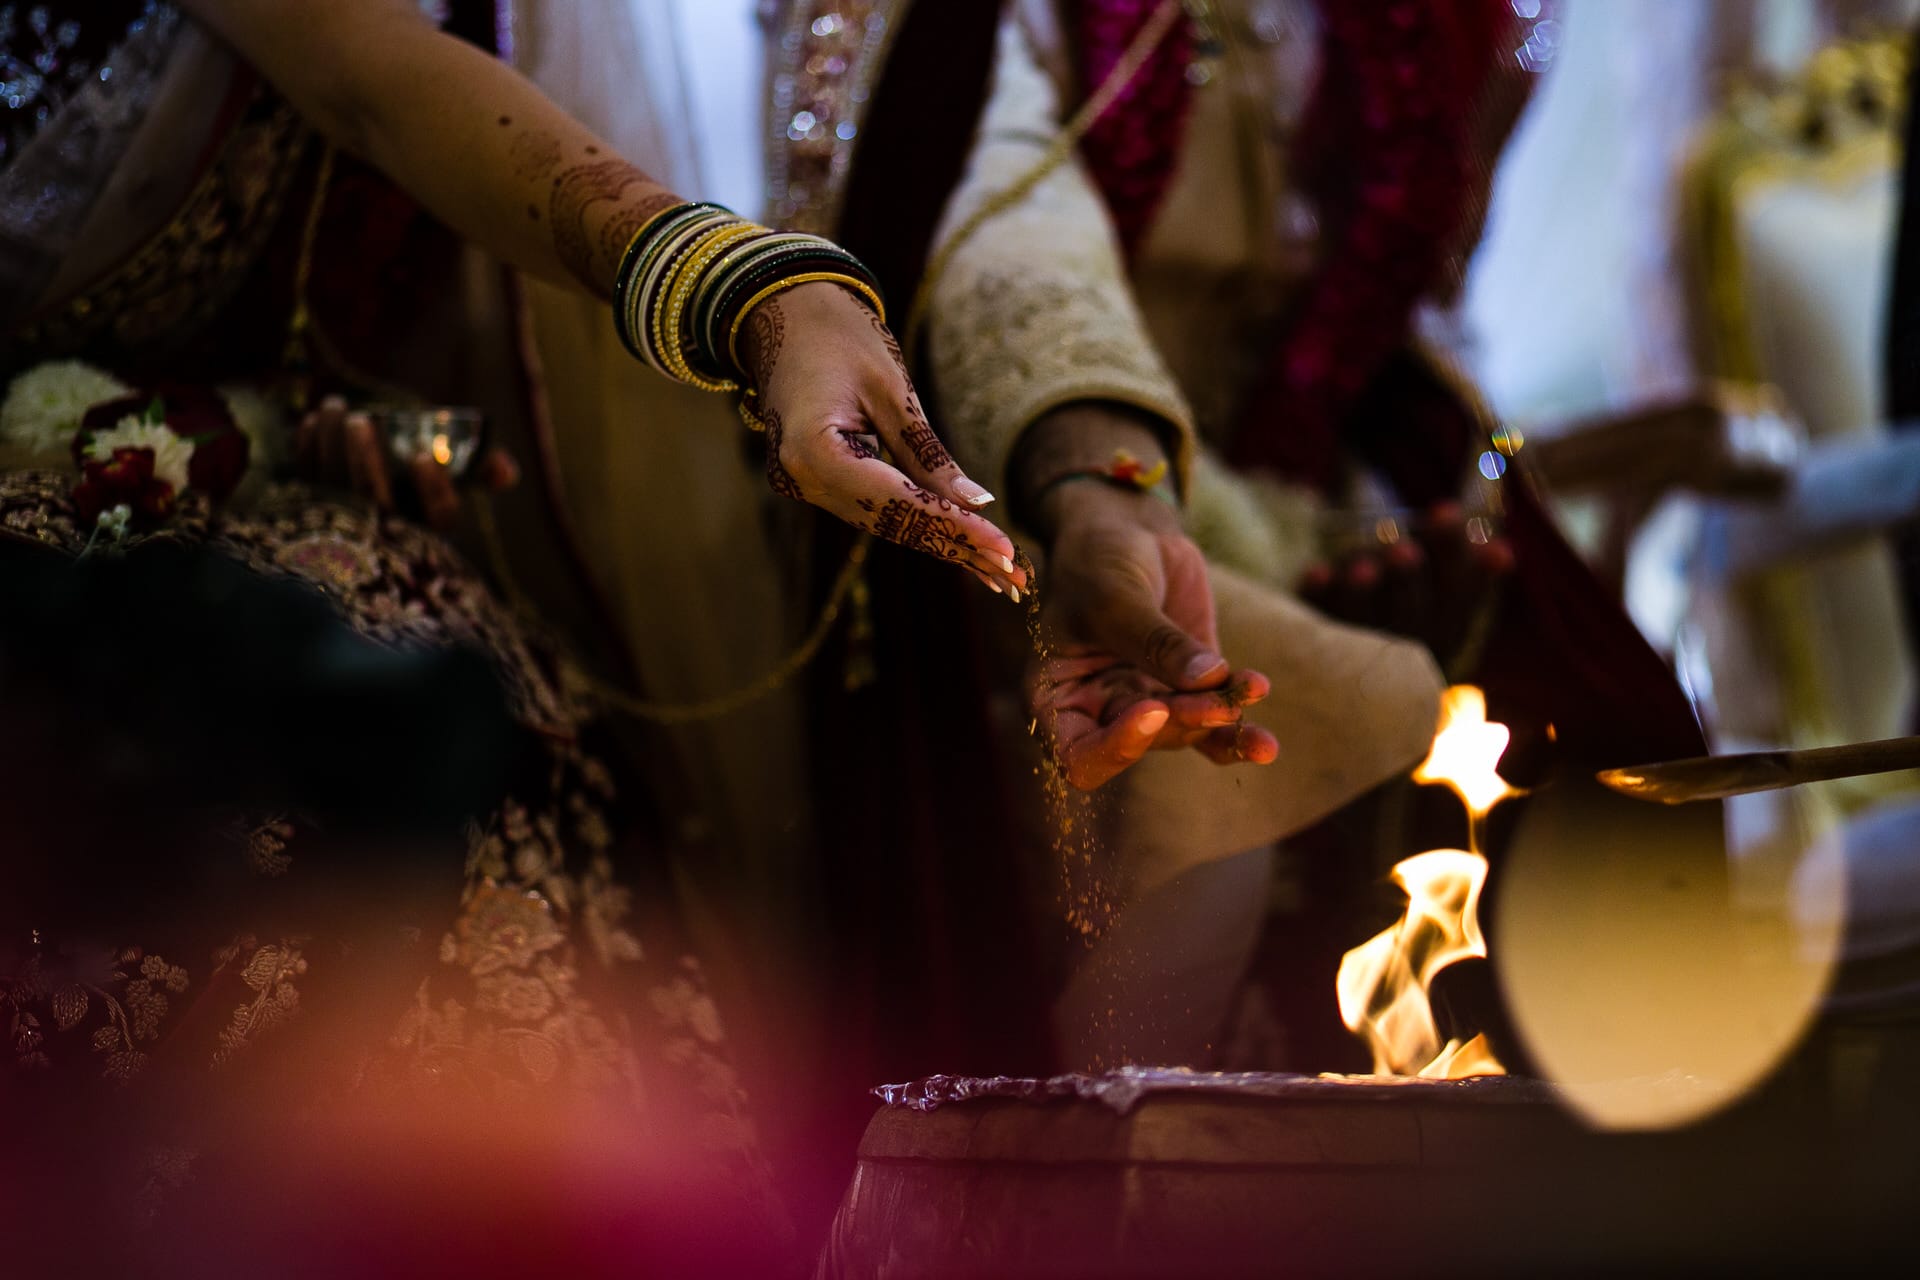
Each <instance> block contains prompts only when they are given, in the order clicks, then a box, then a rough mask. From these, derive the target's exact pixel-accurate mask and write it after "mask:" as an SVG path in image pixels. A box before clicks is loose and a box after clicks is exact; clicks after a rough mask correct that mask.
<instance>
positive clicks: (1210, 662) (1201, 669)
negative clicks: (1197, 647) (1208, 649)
mask: <svg viewBox="0 0 1920 1280" xmlns="http://www.w3.org/2000/svg"><path fill="white" fill-rule="evenodd" d="M1226 661H1227V660H1226V659H1225V658H1223V657H1221V656H1220V655H1219V654H1217V653H1196V654H1194V655H1193V657H1192V658H1191V659H1189V660H1188V662H1187V668H1186V670H1185V672H1183V673H1182V674H1184V675H1185V676H1186V678H1187V679H1189V680H1198V679H1199V678H1200V677H1201V676H1204V675H1206V674H1207V673H1208V672H1210V671H1218V670H1219V669H1220V668H1221V667H1222V666H1225V665H1226Z"/></svg>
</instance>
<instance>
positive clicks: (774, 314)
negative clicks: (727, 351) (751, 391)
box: [740, 298, 787, 390]
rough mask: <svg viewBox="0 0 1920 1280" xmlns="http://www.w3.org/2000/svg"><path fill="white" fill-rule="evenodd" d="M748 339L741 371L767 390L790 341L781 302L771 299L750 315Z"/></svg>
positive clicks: (742, 344)
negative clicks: (784, 348) (787, 342)
mask: <svg viewBox="0 0 1920 1280" xmlns="http://www.w3.org/2000/svg"><path fill="white" fill-rule="evenodd" d="M745 338H746V341H744V342H742V343H741V344H740V368H741V371H742V372H744V373H745V374H746V375H747V376H748V377H749V378H751V379H752V380H753V385H754V386H756V387H759V388H761V389H763V390H764V389H765V388H766V385H767V379H768V378H770V377H772V376H773V366H774V364H775V362H777V361H778V360H779V359H780V348H781V347H783V346H785V345H786V341H787V317H786V313H785V312H783V311H782V310H781V309H780V300H779V299H778V298H769V299H767V301H765V302H763V303H761V304H760V305H759V306H757V307H755V308H754V309H753V310H752V311H751V312H750V313H748V315H747V327H746V333H745Z"/></svg>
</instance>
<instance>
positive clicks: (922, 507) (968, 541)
mask: <svg viewBox="0 0 1920 1280" xmlns="http://www.w3.org/2000/svg"><path fill="white" fill-rule="evenodd" d="M912 491H913V501H911V502H909V501H907V500H906V499H904V498H889V499H888V500H887V501H886V502H884V503H881V504H879V505H878V506H877V507H876V505H875V504H874V503H873V501H872V500H871V499H862V500H861V502H860V508H861V510H863V511H865V512H867V513H868V514H869V515H871V516H872V517H873V519H872V520H871V521H868V522H863V523H862V525H861V527H862V528H864V529H866V530H867V532H869V533H871V534H873V535H874V536H875V537H877V538H884V539H886V540H887V541H888V542H897V543H899V544H900V545H901V546H903V547H905V548H906V549H907V550H909V551H922V552H925V553H926V554H928V555H930V556H933V557H935V558H936V559H940V560H966V559H968V558H970V557H971V556H972V555H973V550H974V547H973V539H972V537H971V536H969V535H968V533H967V531H966V530H965V529H962V528H961V527H960V526H959V525H957V524H955V523H954V522H953V521H952V520H950V519H948V518H947V517H946V516H945V515H943V514H941V513H942V512H947V511H953V510H955V509H956V508H955V507H954V505H953V504H952V503H951V502H948V501H947V500H946V499H945V498H942V497H940V496H938V495H937V494H932V493H928V492H927V491H926V490H925V489H922V488H920V487H919V486H918V485H915V486H912Z"/></svg>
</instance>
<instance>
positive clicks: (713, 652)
mask: <svg viewBox="0 0 1920 1280" xmlns="http://www.w3.org/2000/svg"><path fill="white" fill-rule="evenodd" d="M518 11H519V17H518V26H517V31H516V37H517V42H518V48H519V57H518V61H519V63H520V67H521V69H522V70H523V71H524V72H526V73H527V74H528V75H529V76H530V77H531V78H532V79H533V80H534V81H535V83H537V84H538V85H539V86H540V88H541V89H542V90H543V91H544V92H545V93H547V94H548V95H549V96H550V97H552V98H553V99H554V100H555V101H556V102H557V103H558V104H559V105H560V106H562V107H563V108H565V109H566V110H568V111H569V112H571V113H572V114H573V115H574V116H576V117H577V118H578V119H580V120H581V121H582V122H584V123H585V124H587V125H588V126H590V127H591V128H593V129H595V130H596V131H598V132H599V133H601V134H602V136H604V137H606V138H607V139H608V140H609V141H611V142H612V143H613V144H614V145H615V146H617V147H618V148H619V149H620V150H621V152H622V153H623V154H624V155H626V156H627V157H628V158H630V159H631V160H633V161H634V163H636V164H638V165H640V166H641V167H642V168H644V169H646V170H647V171H648V172H649V173H651V174H653V175H654V176H656V177H658V178H659V179H660V180H662V181H663V182H665V183H667V184H668V185H670V186H672V187H673V188H674V189H676V190H678V191H680V192H682V193H685V194H687V195H689V197H690V198H697V197H699V196H701V195H703V194H705V188H706V186H707V184H705V183H704V182H702V181H701V176H702V175H701V172H700V165H699V156H698V151H697V139H696V138H695V127H694V123H693V119H692V115H691V112H690V110H689V106H688V100H687V94H686V90H685V85H684V83H683V81H682V78H681V74H680V67H681V65H683V64H682V63H681V61H680V57H679V54H680V50H679V48H678V39H679V33H678V32H677V31H676V29H675V24H674V21H673V15H674V6H672V5H666V4H660V3H652V2H647V3H606V4H594V5H582V4H577V3H573V2H572V0H527V2H525V3H522V4H521V5H519V6H518ZM754 87H755V88H757V86H754ZM527 297H528V303H529V310H530V312H531V319H532V326H533V336H534V345H535V348H536V351H537V356H538V359H539V362H540V364H541V365H542V366H543V370H542V371H543V373H544V379H545V386H546V391H547V394H548V398H549V405H550V409H551V413H552V418H553V422H554V424H555V430H554V432H553V436H554V439H555V441H556V444H555V448H556V451H557V459H556V460H557V464H558V467H557V469H558V472H559V478H560V482H561V484H562V486H563V487H564V490H565V493H566V497H567V502H568V508H569V511H570V513H571V515H572V518H573V520H574V521H575V523H576V526H577V528H578V530H579V533H580V535H581V539H582V541H583V543H584V544H585V548H586V554H587V557H588V560H589V562H590V565H591V567H592V570H593V573H594V575H595V577H596V578H597V579H598V581H599V583H600V585H601V587H602V589H603V590H604V591H605V592H606V593H607V594H608V596H609V597H610V599H611V602H612V605H613V609H614V612H615V615H616V619H617V621H618V622H619V624H620V625H621V627H622V629H623V630H624V632H625V637H624V638H625V639H626V640H627V641H628V643H629V644H630V646H631V647H632V650H633V658H634V661H635V665H636V666H637V667H638V669H639V670H640V672H641V673H642V678H643V679H644V681H645V684H646V688H645V691H644V692H645V695H646V696H647V697H648V698H650V699H655V700H659V701H664V702H669V703H690V702H696V701H700V700H702V699H705V698H709V697H712V696H714V695H716V694H720V693H724V692H727V691H729V690H732V689H734V688H736V687H738V686H741V685H743V684H746V683H749V682H750V681H752V680H754V679H755V678H757V677H759V676H760V675H762V674H763V673H765V672H766V671H768V670H769V669H771V668H772V667H773V666H774V665H775V664H776V663H777V662H778V661H779V660H780V659H781V658H782V657H784V656H785V655H786V654H787V652H788V651H790V650H791V649H792V648H793V647H794V645H795V643H797V639H798V637H799V635H800V633H801V631H802V630H803V629H804V627H805V622H806V620H805V618H804V617H803V612H804V610H803V602H802V601H801V600H800V599H799V598H798V597H799V591H800V589H801V586H802V583H803V579H802V576H801V574H800V573H799V571H798V569H799V566H798V564H797V563H796V561H795V556H794V553H793V551H792V550H791V548H792V547H793V545H794V544H795V539H793V538H791V537H783V536H782V534H783V533H786V532H787V531H788V530H789V529H790V527H791V526H792V523H793V516H794V514H795V513H794V512H789V511H787V510H786V509H785V504H782V503H781V502H780V501H779V500H778V499H776V498H775V497H774V496H773V495H772V494H771V493H770V491H769V490H768V488H767V485H766V480H765V477H764V475H763V473H762V470H761V462H760V456H759V444H758V441H756V440H754V439H753V438H752V437H750V436H749V435H748V434H747V432H746V431H745V429H744V428H743V427H742V425H741V422H740V419H739V418H738V417H737V416H736V415H735V413H734V410H733V406H732V404H731V403H730V401H729V400H728V399H727V398H725V397H720V396H711V395H706V394H703V393H700V392H697V391H692V390H689V389H688V388H685V387H682V386H679V385H677V384H674V383H670V382H668V381H667V380H666V379H664V378H661V377H659V376H658V375H657V374H654V373H652V372H651V371H649V370H647V369H646V368H644V367H642V366H641V365H640V364H639V363H637V362H636V361H635V360H634V359H633V358H632V357H631V356H629V355H628V354H627V353H626V352H625V351H624V350H623V349H622V348H621V346H620V343H619V341H618V339H617V338H615V336H614V332H613V326H612V325H611V324H610V323H609V322H608V318H607V310H606V307H605V305H604V304H601V303H597V302H593V301H590V300H587V299H585V298H582V297H580V296H578V295H576V294H572V293H568V292H565V291H562V290H559V289H555V288H552V287H549V286H547V285H544V284H542V283H540V282H538V281H528V283H527ZM800 717H801V699H800V698H799V696H798V690H797V688H796V687H795V686H793V685H789V686H787V687H783V688H781V689H780V690H778V691H776V692H775V693H774V694H772V695H770V696H768V697H766V698H764V699H762V700H761V701H759V702H756V703H754V704H752V705H751V706H749V707H747V708H745V709H744V710H741V711H739V712H736V713H734V714H732V715H731V716H728V717H724V718H720V719H714V720H707V721H703V722H697V723H693V724H689V725H685V726H680V727H676V728H674V729H672V730H670V731H669V732H670V734H671V739H672V742H673V746H674V749H675V752H676V754H677V755H678V757H679V764H680V766H681V771H682V774H683V776H684V777H685V779H686V780H687V781H688V783H689V784H690V786H691V789H692V791H693V793H694V794H693V795H691V796H689V797H685V799H686V800H688V801H690V804H689V805H688V806H687V808H686V810H685V812H686V813H687V814H690V815H698V816H697V817H687V818H683V819H682V826H683V828H689V829H685V830H683V831H682V834H683V835H688V836H691V837H693V838H694V839H695V840H696V842H697V843H698V844H699V845H701V846H705V847H706V848H707V849H710V850H711V856H708V854H707V853H704V852H703V854H702V858H701V862H702V865H701V868H700V872H701V875H700V879H701V880H702V881H707V880H709V879H711V881H712V882H713V887H714V888H715V889H719V888H722V887H724V888H725V890H726V892H727V893H728V894H729V895H730V896H732V897H734V898H735V899H736V900H744V901H746V902H748V903H750V904H752V907H750V910H752V914H754V915H755V916H760V915H762V914H763V913H764V912H765V911H776V910H780V909H782V908H781V904H782V903H786V902H789V901H790V900H791V898H792V895H793V894H794V893H795V892H796V886H795V884H794V883H793V869H794V868H795V867H796V866H797V865H798V858H797V850H796V848H795V844H794V842H795V841H796V840H798V839H801V838H804V837H803V834H802V833H804V832H805V831H806V830H807V828H808V825H809V824H808V822H807V812H806V804H807V800H806V793H805V788H804V782H803V775H802V771H801V770H800V769H798V768H797V767H796V764H795V762H796V761H797V760H798V759H799V758H800V757H799V749H800V739H801V725H800ZM702 825H705V826H706V829H705V830H701V829H699V828H700V827H701V826H702ZM753 908H759V909H757V910H754V909H753Z"/></svg>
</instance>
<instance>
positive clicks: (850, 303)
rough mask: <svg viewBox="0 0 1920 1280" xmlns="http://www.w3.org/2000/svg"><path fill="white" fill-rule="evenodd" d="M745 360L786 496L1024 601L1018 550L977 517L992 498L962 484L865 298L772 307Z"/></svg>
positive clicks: (747, 343) (744, 335)
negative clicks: (1016, 559)
mask: <svg viewBox="0 0 1920 1280" xmlns="http://www.w3.org/2000/svg"><path fill="white" fill-rule="evenodd" d="M740 359H741V363H742V364H743V365H745V366H746V372H747V374H748V376H749V377H750V378H751V379H752V381H753V384H754V386H755V387H756V388H757V389H758V391H759V393H760V395H759V398H760V402H761V404H760V410H761V416H762V417H763V418H764V419H765V420H766V424H767V478H768V481H769V482H770V483H771V484H772V485H773V488H774V490H775V492H777V493H780V494H783V495H785V496H786V497H789V498H793V499H795V500H797V501H800V502H810V503H812V504H813V505H814V506H817V507H820V508H821V509H823V510H825V511H829V512H831V513H832V514H834V515H836V516H838V517H840V518H841V519H842V520H845V521H846V522H847V523H848V524H851V525H854V526H856V527H858V528H861V529H865V530H866V531H868V532H869V533H872V534H875V535H877V536H878V537H881V538H885V539H886V540H887V541H889V542H897V543H899V544H900V545H901V546H903V547H906V548H908V549H910V550H913V551H924V552H926V553H927V554H929V555H931V556H934V557H936V558H938V559H941V560H947V561H951V562H952V563H954V564H957V565H959V566H960V567H962V568H963V569H965V570H966V571H967V572H969V573H971V574H972V575H973V576H974V577H976V578H978V579H980V581H981V582H983V583H985V584H986V585H987V586H989V587H991V588H992V589H993V590H995V591H1002V590H1005V591H1009V592H1011V593H1012V595H1013V598H1014V599H1015V600H1018V599H1019V598H1020V593H1021V591H1022V590H1024V589H1025V588H1026V586H1027V575H1026V572H1025V571H1024V570H1022V569H1020V568H1019V567H1018V566H1016V565H1015V564H1014V562H1013V543H1012V542H1011V541H1010V540H1008V538H1007V536H1006V535H1005V534H1003V533H1001V532H1000V530H999V529H997V528H995V527H994V525H993V523H992V522H991V521H989V520H987V519H986V518H985V517H984V516H981V515H979V514H977V510H978V508H980V507H984V506H985V505H986V504H987V503H989V502H992V501H993V495H992V494H989V493H988V492H987V491H986V490H985V489H982V488H981V487H980V486H979V485H977V484H975V483H974V482H973V481H971V480H969V479H967V477H966V476H965V475H963V474H961V471H960V468H959V466H958V465H957V464H956V463H955V462H954V460H953V458H952V456H951V455H949V454H948V453H947V449H946V446H945V445H943V444H941V443H940V438H939V436H937V435H935V434H934V431H933V428H932V427H931V426H930V425H929V424H928V422H927V415H926V413H925V411H924V410H923V409H922V408H921V407H920V397H919V395H918V393H916V392H915V391H914V389H913V383H912V381H911V380H910V379H909V378H908V376H907V370H906V363H905V361H904V360H903V359H902V358H901V355H900V347H899V344H898V343H897V342H895V341H894V339H893V335H892V334H891V333H889V332H888V331H887V328H886V326H885V325H883V324H881V323H880V320H879V318H878V317H877V316H875V315H874V314H873V313H872V312H871V311H869V310H868V309H867V308H866V306H865V305H864V304H863V303H861V302H860V300H859V299H858V298H856V297H855V296H854V295H853V294H851V293H849V292H847V291H846V290H844V289H842V288H841V287H840V286H838V285H835V284H805V285H801V286H800V287H799V288H796V289H791V290H788V291H787V292H786V293H783V294H779V295H778V296H776V297H774V298H772V299H770V300H768V301H766V302H763V303H761V304H760V305H759V306H757V307H755V308H754V309H753V311H752V313H751V314H749V315H748V317H747V322H746V325H745V327H744V328H743V329H742V331H741V337H740ZM882 449H884V450H885V454H886V456H885V457H883V456H882V453H881V450H882ZM888 458H891V459H893V460H894V461H893V462H889V461H888V460H887V459H888ZM895 463H897V464H898V465H897V467H896V465H895Z"/></svg>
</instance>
